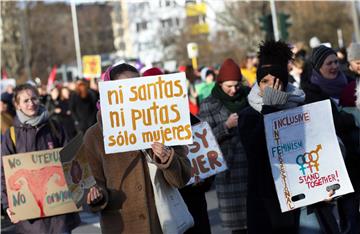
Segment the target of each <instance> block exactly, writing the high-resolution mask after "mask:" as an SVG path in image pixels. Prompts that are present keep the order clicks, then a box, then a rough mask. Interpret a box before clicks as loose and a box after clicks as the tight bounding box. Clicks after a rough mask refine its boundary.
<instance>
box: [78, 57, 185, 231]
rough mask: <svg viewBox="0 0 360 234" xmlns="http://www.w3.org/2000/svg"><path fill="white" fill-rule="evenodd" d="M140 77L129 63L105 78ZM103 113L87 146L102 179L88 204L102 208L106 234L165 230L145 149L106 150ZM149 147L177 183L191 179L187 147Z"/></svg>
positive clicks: (173, 183) (167, 178)
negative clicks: (144, 152) (160, 217)
mask: <svg viewBox="0 0 360 234" xmlns="http://www.w3.org/2000/svg"><path fill="white" fill-rule="evenodd" d="M139 76H140V75H139V73H138V71H137V70H136V68H134V67H132V66H131V65H128V64H125V63H123V64H120V65H117V66H114V67H110V68H109V69H108V70H107V71H106V73H105V75H104V76H103V78H104V81H108V80H120V79H128V78H133V77H139ZM144 79H146V78H144ZM97 117H98V122H97V123H96V124H95V125H93V126H92V127H90V128H89V129H88V130H87V132H86V134H85V136H84V143H83V146H84V148H85V150H84V152H85V154H86V156H87V157H88V160H89V164H90V167H91V170H92V173H93V175H94V178H95V180H96V183H97V185H96V186H94V187H92V188H91V189H90V192H89V193H88V195H87V203H88V204H89V206H90V208H91V210H92V211H95V212H96V211H101V222H100V223H101V229H102V233H162V232H163V231H162V229H161V226H160V222H159V216H158V214H157V211H156V206H155V200H154V194H153V188H152V184H151V180H150V176H149V167H148V163H147V160H146V157H145V155H144V154H143V153H142V151H139V150H133V151H128V152H121V153H112V154H106V153H105V148H104V137H103V128H102V127H103V125H102V120H101V110H100V111H99V112H98V114H97ZM147 152H148V154H149V155H151V156H152V159H153V160H154V161H155V164H156V166H157V168H158V169H159V170H160V171H161V173H163V175H164V178H165V181H167V182H168V183H169V184H170V185H171V186H173V187H176V188H179V187H182V186H184V185H185V184H186V183H187V181H188V180H189V178H190V172H191V167H190V162H189V160H188V159H187V157H186V152H185V148H184V147H180V146H174V147H165V146H164V145H163V144H162V143H159V142H155V143H153V144H152V145H151V150H147Z"/></svg>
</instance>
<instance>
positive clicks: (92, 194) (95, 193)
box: [86, 186, 103, 205]
mask: <svg viewBox="0 0 360 234" xmlns="http://www.w3.org/2000/svg"><path fill="white" fill-rule="evenodd" d="M102 198H103V194H102V192H101V191H100V190H99V189H98V188H97V187H95V186H94V187H91V188H90V190H89V192H88V194H87V199H86V202H87V204H89V205H93V204H96V203H98V202H99V201H101V199H102Z"/></svg>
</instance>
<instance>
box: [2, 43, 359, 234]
mask: <svg viewBox="0 0 360 234" xmlns="http://www.w3.org/2000/svg"><path fill="white" fill-rule="evenodd" d="M294 52H295V53H294ZM338 52H342V53H347V56H345V57H344V58H345V59H344V58H341V59H342V61H341V64H340V62H339V59H340V58H339V57H338ZM346 58H347V59H346ZM340 65H341V66H340ZM179 71H184V72H185V73H186V77H187V87H188V96H189V100H188V101H189V107H190V112H191V113H189V115H190V114H191V116H192V120H194V119H195V120H196V121H197V122H198V121H206V122H207V123H208V124H209V125H210V127H211V128H212V131H213V134H214V136H215V138H216V140H217V142H218V144H219V147H220V149H221V151H222V154H223V156H224V158H225V161H226V164H227V166H228V169H227V170H226V171H224V172H220V173H218V174H216V175H215V176H212V177H210V178H207V179H205V180H203V181H201V182H200V183H198V184H194V185H188V186H185V185H186V184H187V181H188V180H189V178H190V176H191V164H190V161H189V159H187V157H186V155H187V152H186V150H185V147H183V146H172V147H167V146H165V145H164V144H162V143H158V142H153V144H152V146H151V149H148V150H145V151H142V150H134V151H130V152H125V153H117V154H114V155H111V157H107V155H106V154H105V150H104V143H103V138H104V136H103V133H102V122H101V109H100V108H99V105H98V100H99V92H98V90H97V86H96V85H94V81H93V80H92V81H91V85H90V82H89V81H87V80H85V79H82V80H78V81H75V82H72V83H60V82H59V83H56V84H55V86H54V87H51V89H50V90H47V91H48V92H47V91H44V88H43V87H42V86H39V87H35V86H33V85H32V84H29V83H27V84H19V85H17V86H16V87H13V88H14V89H12V88H11V87H9V88H8V89H7V90H6V91H5V92H4V93H2V95H1V102H0V104H1V105H0V107H1V116H2V118H1V122H2V124H1V127H2V133H1V148H2V151H1V152H2V153H1V155H2V156H5V155H10V154H17V153H23V152H31V151H39V150H45V149H53V148H56V147H63V146H65V145H66V143H67V142H68V141H70V140H71V139H72V138H73V137H75V136H76V134H77V133H82V134H84V143H83V144H82V146H81V147H82V148H83V151H82V152H84V153H85V154H86V157H87V159H88V162H89V164H90V167H91V169H92V173H93V174H94V177H95V180H96V184H97V185H96V186H94V187H92V188H91V189H90V192H89V193H88V194H87V199H86V203H85V204H84V206H88V207H89V208H90V209H91V210H92V211H94V212H97V211H100V217H101V218H100V223H101V230H102V232H103V233H162V232H163V231H164V230H162V225H161V222H162V221H161V220H159V216H158V214H157V210H156V204H155V198H154V194H153V193H152V191H153V188H152V184H151V179H150V176H149V166H148V161H149V160H150V161H151V162H152V163H153V164H154V165H155V166H156V168H157V169H158V170H160V171H161V173H162V174H163V175H164V178H165V181H166V183H168V184H170V185H171V186H173V187H174V188H177V189H179V191H180V193H181V195H182V196H183V199H184V201H185V203H186V205H187V206H188V209H189V211H190V213H191V214H192V216H193V219H194V226H193V227H192V228H191V229H189V230H188V231H187V232H186V233H204V234H205V233H211V228H210V225H211V223H210V222H209V218H208V214H207V210H206V207H207V204H206V199H205V193H206V192H207V191H208V190H209V189H210V188H211V187H212V186H214V187H215V189H216V194H217V198H218V207H219V214H220V218H221V222H222V226H223V227H224V228H226V229H228V230H230V231H231V233H234V234H236V233H249V234H262V233H264V234H265V233H274V234H275V233H276V234H278V233H284V234H285V233H286V234H292V233H314V234H316V233H329V234H330V233H331V234H333V233H334V234H336V233H339V234H340V233H348V234H359V233H360V213H359V209H360V43H352V44H350V45H349V47H348V48H347V50H343V49H342V50H339V51H336V50H334V49H332V48H330V47H327V46H325V45H318V46H317V47H315V48H313V49H312V51H310V52H306V50H304V49H302V48H295V47H293V46H291V45H289V44H287V43H285V42H282V41H265V42H262V43H260V44H259V47H258V51H257V54H255V53H248V54H247V55H246V57H245V58H244V60H243V61H242V63H241V64H240V63H238V62H237V61H236V60H235V59H234V58H227V59H225V60H224V62H223V63H222V64H221V66H220V67H219V69H217V68H216V66H214V67H211V66H209V67H205V66H204V67H201V68H200V69H194V68H193V67H192V66H191V65H187V66H185V67H180V68H179ZM174 72H177V71H174ZM165 73H168V71H164V70H163V69H161V68H151V69H149V70H147V71H141V72H140V71H138V70H137V69H136V68H135V67H133V66H131V65H129V64H126V63H123V64H116V65H113V66H110V67H109V68H108V69H107V70H106V72H105V73H104V74H103V76H102V80H103V81H102V82H106V81H110V80H120V79H131V78H134V77H140V76H149V75H162V74H165ZM90 86H91V88H90ZM322 100H330V103H331V109H332V116H333V121H334V126H335V130H336V135H337V137H338V141H339V145H340V147H341V149H342V154H343V157H344V161H345V164H346V168H347V171H348V173H349V177H350V180H351V183H352V185H353V187H354V190H355V191H354V192H353V193H350V194H347V195H344V196H341V197H336V193H335V194H334V191H330V192H329V197H328V199H326V200H324V201H322V202H318V203H316V204H313V205H310V206H307V207H302V208H300V209H295V210H293V211H289V212H285V213H283V212H281V209H280V204H279V200H278V198H277V193H276V189H275V184H274V180H273V177H272V173H271V166H270V161H269V158H268V150H267V143H266V137H265V127H264V115H266V114H269V113H273V112H277V111H281V110H287V109H291V108H295V107H298V106H302V105H306V104H310V103H314V102H318V101H322ZM14 136H15V137H14ZM14 139H16V141H14ZM2 170H3V169H2ZM1 200H2V211H4V214H6V215H8V216H9V217H10V219H11V221H12V222H13V223H14V224H15V227H16V232H17V233H70V232H71V230H72V229H74V228H75V227H77V226H78V225H79V224H80V218H79V215H78V214H76V213H70V214H65V215H58V216H51V217H47V218H38V219H32V220H25V221H18V220H16V219H14V212H13V211H12V210H11V209H10V208H9V206H8V204H7V193H6V185H5V180H4V173H2V198H1ZM308 223H310V226H306V225H305V224H308ZM309 227H311V230H310V229H309ZM309 230H310V231H309Z"/></svg>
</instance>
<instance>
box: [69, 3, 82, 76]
mask: <svg viewBox="0 0 360 234" xmlns="http://www.w3.org/2000/svg"><path fill="white" fill-rule="evenodd" d="M71 18H72V24H73V30H74V41H75V51H76V63H77V68H78V76H79V78H82V65H81V51H80V40H79V29H78V23H77V15H76V6H75V1H74V0H72V1H71Z"/></svg>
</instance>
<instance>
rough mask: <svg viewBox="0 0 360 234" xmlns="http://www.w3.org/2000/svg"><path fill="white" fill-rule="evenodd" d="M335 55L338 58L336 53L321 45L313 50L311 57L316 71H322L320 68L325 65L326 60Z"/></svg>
mask: <svg viewBox="0 0 360 234" xmlns="http://www.w3.org/2000/svg"><path fill="white" fill-rule="evenodd" d="M332 54H334V55H335V56H336V52H335V51H334V50H333V49H331V48H329V47H327V46H324V45H320V46H318V47H316V48H314V49H313V52H312V55H311V62H312V65H313V67H314V69H315V70H316V71H319V70H320V67H321V66H322V65H323V63H324V61H325V59H326V58H327V57H328V56H329V55H332Z"/></svg>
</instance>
